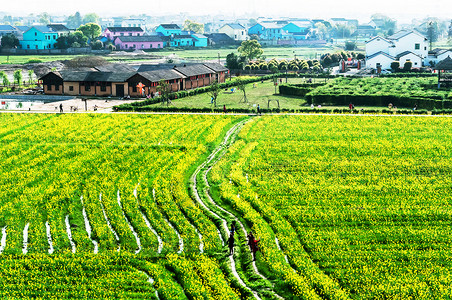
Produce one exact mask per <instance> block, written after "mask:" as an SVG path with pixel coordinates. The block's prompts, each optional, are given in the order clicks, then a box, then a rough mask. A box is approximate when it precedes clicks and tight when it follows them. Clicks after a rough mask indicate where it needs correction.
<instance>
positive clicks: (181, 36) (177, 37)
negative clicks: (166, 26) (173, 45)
mask: <svg viewBox="0 0 452 300" xmlns="http://www.w3.org/2000/svg"><path fill="white" fill-rule="evenodd" d="M174 38H175V39H192V38H193V37H192V36H191V35H189V34H176V35H174Z"/></svg>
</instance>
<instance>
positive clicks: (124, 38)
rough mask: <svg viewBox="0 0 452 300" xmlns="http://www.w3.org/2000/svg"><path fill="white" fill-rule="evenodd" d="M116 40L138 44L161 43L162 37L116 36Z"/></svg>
mask: <svg viewBox="0 0 452 300" xmlns="http://www.w3.org/2000/svg"><path fill="white" fill-rule="evenodd" d="M116 39H118V40H121V41H123V42H125V43H127V42H128V43H140V42H163V39H162V37H160V36H157V35H141V36H118V37H116Z"/></svg>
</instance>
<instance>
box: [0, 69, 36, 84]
mask: <svg viewBox="0 0 452 300" xmlns="http://www.w3.org/2000/svg"><path fill="white" fill-rule="evenodd" d="M34 74H35V73H34V71H33V70H28V84H32V83H33V76H34ZM13 78H14V84H17V85H19V86H20V85H21V84H22V80H23V74H22V70H21V69H19V70H16V71H14V73H13ZM0 80H1V83H2V85H3V86H9V85H11V82H10V81H9V78H8V75H7V74H6V73H5V71H0Z"/></svg>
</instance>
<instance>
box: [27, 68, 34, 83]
mask: <svg viewBox="0 0 452 300" xmlns="http://www.w3.org/2000/svg"><path fill="white" fill-rule="evenodd" d="M34 74H35V72H34V71H33V70H28V83H29V84H32V83H33V75H34Z"/></svg>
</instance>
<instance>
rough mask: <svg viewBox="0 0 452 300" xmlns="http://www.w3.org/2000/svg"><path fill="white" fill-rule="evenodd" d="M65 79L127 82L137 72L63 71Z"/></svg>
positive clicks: (62, 74)
mask: <svg viewBox="0 0 452 300" xmlns="http://www.w3.org/2000/svg"><path fill="white" fill-rule="evenodd" d="M60 73H61V76H62V77H63V80H64V81H90V82H96V81H99V82H125V81H126V80H127V79H129V78H130V77H132V76H133V75H134V74H135V73H136V72H77V71H75V72H74V71H68V70H66V71H61V72H60Z"/></svg>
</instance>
